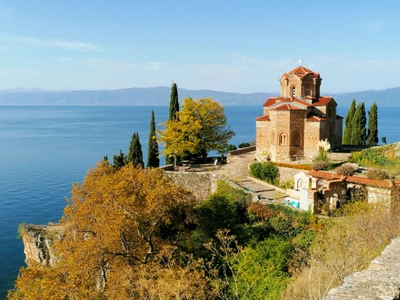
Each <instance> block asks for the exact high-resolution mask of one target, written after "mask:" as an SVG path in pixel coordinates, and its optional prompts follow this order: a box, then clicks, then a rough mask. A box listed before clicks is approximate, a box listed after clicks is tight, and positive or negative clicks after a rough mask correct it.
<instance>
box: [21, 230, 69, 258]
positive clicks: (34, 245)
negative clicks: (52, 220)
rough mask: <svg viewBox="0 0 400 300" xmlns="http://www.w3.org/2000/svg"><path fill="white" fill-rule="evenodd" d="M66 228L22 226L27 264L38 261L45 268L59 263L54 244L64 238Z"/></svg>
mask: <svg viewBox="0 0 400 300" xmlns="http://www.w3.org/2000/svg"><path fill="white" fill-rule="evenodd" d="M63 230H64V228H63V227H62V226H60V225H57V224H54V225H32V224H22V225H21V226H20V228H19V232H20V236H21V238H22V242H23V243H24V253H25V257H26V264H27V265H29V262H31V261H36V262H38V263H40V264H42V265H44V266H53V265H54V264H55V262H56V261H57V258H56V256H55V255H54V249H53V248H52V244H53V243H54V241H55V240H56V239H60V238H61V237H62V234H63Z"/></svg>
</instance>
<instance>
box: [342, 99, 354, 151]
mask: <svg viewBox="0 0 400 300" xmlns="http://www.w3.org/2000/svg"><path fill="white" fill-rule="evenodd" d="M355 112H356V100H355V99H353V101H351V104H350V108H349V110H348V112H347V116H346V119H345V120H344V134H343V144H344V145H352V141H351V137H352V131H353V128H352V124H353V118H354V114H355Z"/></svg>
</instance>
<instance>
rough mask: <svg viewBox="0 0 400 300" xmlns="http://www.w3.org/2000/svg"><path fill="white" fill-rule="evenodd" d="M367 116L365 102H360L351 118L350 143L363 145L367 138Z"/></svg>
mask: <svg viewBox="0 0 400 300" xmlns="http://www.w3.org/2000/svg"><path fill="white" fill-rule="evenodd" d="M366 125H367V116H366V112H365V104H364V102H361V103H359V104H358V105H357V108H356V111H355V113H354V117H353V119H352V125H351V127H352V132H351V142H352V145H365V143H366V140H367V128H366Z"/></svg>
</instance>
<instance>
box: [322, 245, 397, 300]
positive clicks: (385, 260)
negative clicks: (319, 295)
mask: <svg viewBox="0 0 400 300" xmlns="http://www.w3.org/2000/svg"><path fill="white" fill-rule="evenodd" d="M399 258H400V237H399V238H395V239H393V240H392V242H391V244H390V245H389V246H388V247H386V249H385V250H384V251H383V252H382V254H381V256H379V257H377V258H375V259H374V260H373V261H372V262H371V265H370V266H369V267H368V268H367V269H366V270H364V271H362V272H357V273H355V274H353V275H351V276H348V277H346V278H345V279H344V283H343V285H342V286H340V287H337V288H334V289H332V290H330V291H329V293H328V295H327V296H326V297H324V298H323V299H324V300H350V299H363V300H369V299H371V300H378V299H381V300H399V299H400V259H399Z"/></svg>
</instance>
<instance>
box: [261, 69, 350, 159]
mask: <svg viewBox="0 0 400 300" xmlns="http://www.w3.org/2000/svg"><path fill="white" fill-rule="evenodd" d="M321 81H322V79H321V77H320V75H319V73H315V72H313V71H311V70H310V69H307V68H305V67H303V66H302V65H300V66H299V67H297V68H295V69H293V70H291V71H290V72H288V73H284V74H283V75H282V77H281V79H280V85H281V95H280V96H277V97H271V98H269V99H268V100H267V101H266V102H265V103H264V105H263V115H262V116H260V117H258V118H256V119H255V120H256V145H257V151H256V158H257V159H258V160H259V161H265V160H271V161H274V162H284V161H290V160H302V159H312V158H314V157H315V156H316V155H317V153H318V142H319V141H320V140H325V139H327V140H328V141H329V143H330V144H331V149H338V148H341V146H342V130H343V128H342V126H343V125H342V123H343V118H342V117H340V116H338V115H336V107H337V103H336V101H335V100H334V99H333V98H332V97H331V96H320V86H321Z"/></svg>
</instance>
